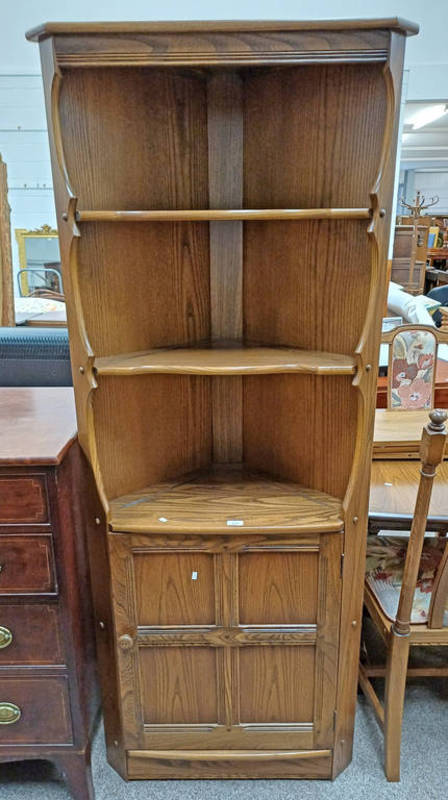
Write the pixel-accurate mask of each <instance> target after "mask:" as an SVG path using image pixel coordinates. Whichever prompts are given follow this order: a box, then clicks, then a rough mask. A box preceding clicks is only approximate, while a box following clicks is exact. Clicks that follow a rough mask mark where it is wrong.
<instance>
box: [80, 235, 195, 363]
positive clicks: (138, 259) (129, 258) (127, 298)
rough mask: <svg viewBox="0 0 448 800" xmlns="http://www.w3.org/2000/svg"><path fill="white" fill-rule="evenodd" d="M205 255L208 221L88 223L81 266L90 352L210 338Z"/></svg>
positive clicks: (102, 353)
mask: <svg viewBox="0 0 448 800" xmlns="http://www.w3.org/2000/svg"><path fill="white" fill-rule="evenodd" d="M208 262H209V253H208V232H207V228H206V226H205V225H198V224H196V225H188V224H180V225H170V224H167V225H163V226H159V225H141V226H139V227H138V229H137V228H136V226H135V225H131V224H123V225H121V226H120V227H119V229H117V227H116V226H114V225H113V224H111V223H108V224H104V223H101V224H100V223H98V224H97V225H94V226H90V225H89V226H86V227H85V228H84V229H83V235H82V238H81V240H80V243H79V247H78V274H79V281H80V286H81V295H82V305H83V311H84V319H85V324H86V327H87V331H88V333H89V340H90V344H91V347H92V348H93V352H94V353H95V355H96V356H100V357H101V356H109V355H117V354H119V353H126V352H133V351H136V350H146V349H148V348H150V347H164V346H165V347H166V346H173V345H174V346H175V345H178V346H182V345H187V344H190V345H192V344H194V343H197V342H200V341H201V340H206V339H207V340H208V339H209V338H210V289H209V265H208ZM84 292H85V295H84ZM131 298H132V300H131ZM130 302H131V303H132V315H130V316H129V319H128V322H127V324H126V326H125V328H124V329H122V327H121V325H120V324H118V323H119V322H120V320H122V319H123V318H124V317H127V315H128V308H129V303H130Z"/></svg>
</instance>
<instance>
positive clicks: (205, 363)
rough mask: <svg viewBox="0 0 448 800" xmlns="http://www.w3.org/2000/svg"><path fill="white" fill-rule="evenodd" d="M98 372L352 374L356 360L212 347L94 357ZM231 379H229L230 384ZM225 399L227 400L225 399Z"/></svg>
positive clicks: (312, 353) (333, 355) (275, 350)
mask: <svg viewBox="0 0 448 800" xmlns="http://www.w3.org/2000/svg"><path fill="white" fill-rule="evenodd" d="M95 369H96V371H97V373H98V375H144V374H147V373H149V374H154V373H167V374H180V375H252V374H255V375H269V374H272V373H284V372H303V373H313V374H317V375H353V374H354V373H355V370H356V366H355V359H354V358H353V357H352V356H344V355H341V354H339V353H319V352H316V351H314V350H312V351H309V350H293V349H291V348H281V347H279V348H273V347H237V346H235V347H230V348H226V347H222V346H221V347H219V346H216V347H214V348H213V347H212V348H207V349H205V348H200V347H197V348H191V349H190V348H182V349H178V348H175V349H169V350H168V349H159V350H147V351H146V352H143V353H124V354H123V355H120V356H108V357H105V358H97V359H95ZM228 384H229V381H227V385H228ZM223 402H224V400H223Z"/></svg>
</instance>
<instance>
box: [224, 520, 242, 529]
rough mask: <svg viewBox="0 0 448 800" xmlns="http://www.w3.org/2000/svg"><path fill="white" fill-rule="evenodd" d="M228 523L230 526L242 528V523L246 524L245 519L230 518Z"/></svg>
mask: <svg viewBox="0 0 448 800" xmlns="http://www.w3.org/2000/svg"><path fill="white" fill-rule="evenodd" d="M227 525H228V526H229V528H240V527H241V525H244V520H242V519H228V520H227Z"/></svg>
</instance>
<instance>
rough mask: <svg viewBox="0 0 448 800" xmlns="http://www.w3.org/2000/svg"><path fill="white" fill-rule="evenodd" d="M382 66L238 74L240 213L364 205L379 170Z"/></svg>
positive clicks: (383, 107) (383, 113)
mask: <svg viewBox="0 0 448 800" xmlns="http://www.w3.org/2000/svg"><path fill="white" fill-rule="evenodd" d="M382 70H383V65H382V64H369V65H358V64H345V65H336V64H332V65H330V66H325V65H319V66H317V65H316V66H300V67H293V68H286V69H278V70H253V71H250V72H249V73H243V74H244V81H245V115H244V134H245V145H244V160H245V164H244V203H245V206H246V207H247V208H318V207H320V206H322V207H324V208H325V207H328V208H330V207H332V206H333V207H336V208H338V207H339V208H342V207H349V206H354V207H364V206H368V205H369V204H370V198H369V193H370V191H371V190H372V186H373V183H374V181H375V178H376V174H377V171H378V168H379V163H380V155H381V146H382V138H383V131H384V122H385V116H386V86H385V83H384V78H383V74H382Z"/></svg>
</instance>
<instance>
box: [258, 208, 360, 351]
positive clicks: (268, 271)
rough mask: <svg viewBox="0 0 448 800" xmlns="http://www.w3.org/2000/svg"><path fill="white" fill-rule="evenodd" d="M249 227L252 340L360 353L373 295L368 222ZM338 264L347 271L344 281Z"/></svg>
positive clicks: (289, 223)
mask: <svg viewBox="0 0 448 800" xmlns="http://www.w3.org/2000/svg"><path fill="white" fill-rule="evenodd" d="M244 227H245V231H244V280H243V286H244V332H245V336H246V339H247V340H248V341H255V342H260V343H263V344H265V343H266V344H273V345H274V344H277V345H289V346H291V347H303V348H304V349H307V350H308V349H311V350H326V351H329V352H334V353H351V352H353V350H354V349H355V347H356V345H357V344H358V341H359V338H360V335H361V331H362V327H363V325H364V322H365V317H366V310H367V303H368V297H369V290H370V275H371V248H370V244H369V241H368V237H367V222H366V221H365V220H350V221H348V220H332V221H325V220H322V221H316V220H308V221H304V222H250V223H247V224H246V225H245V226H244ZM335 264H343V265H344V266H343V272H342V275H343V278H341V272H340V270H338V269H335V268H334V265H335ZM347 321H349V322H350V324H347Z"/></svg>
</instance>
